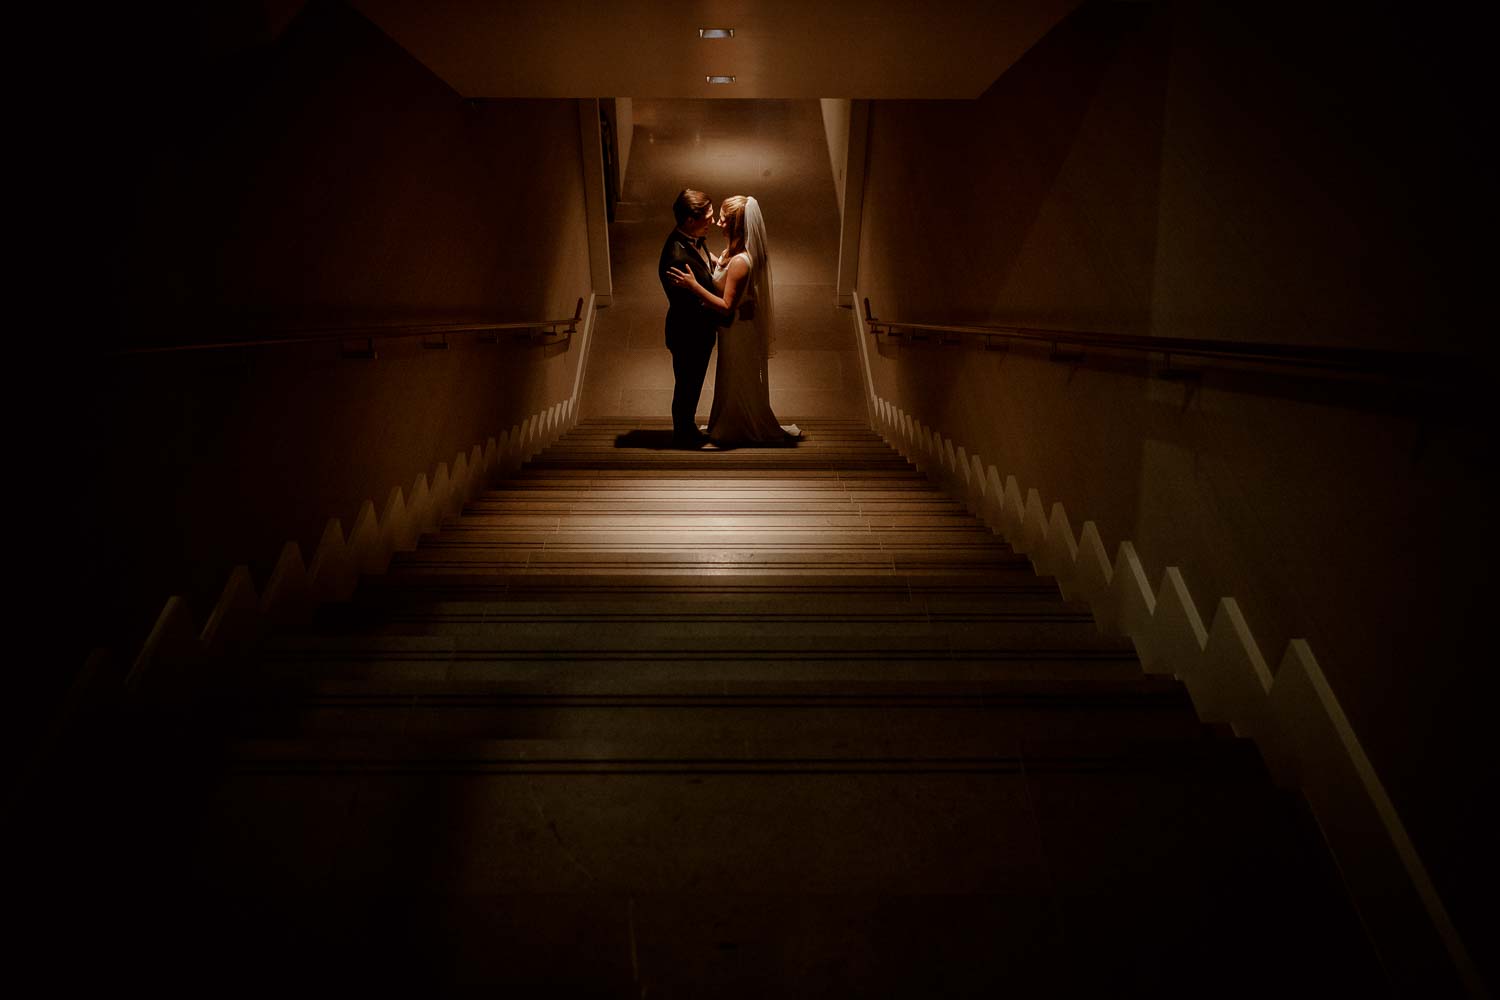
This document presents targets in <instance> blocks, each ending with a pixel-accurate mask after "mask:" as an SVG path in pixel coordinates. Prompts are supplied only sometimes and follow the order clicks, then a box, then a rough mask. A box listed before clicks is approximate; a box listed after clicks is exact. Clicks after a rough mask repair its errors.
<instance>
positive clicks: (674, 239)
mask: <svg viewBox="0 0 1500 1000" xmlns="http://www.w3.org/2000/svg"><path fill="white" fill-rule="evenodd" d="M674 267H676V268H686V269H687V270H689V271H691V272H692V273H693V277H694V279H696V280H697V282H698V284H700V285H702V286H703V287H704V288H707V289H709V290H712V289H713V287H714V276H713V273H712V272H710V271H709V269H708V265H707V264H705V263H704V262H703V257H702V255H701V254H699V253H698V251H697V250H696V249H695V248H694V247H693V241H692V240H691V239H689V238H688V237H686V236H684V235H682V233H680V232H678V231H677V230H675V229H674V230H672V232H671V235H669V236H668V237H667V242H666V243H665V244H664V245H663V246H662V248H661V259H660V260H659V261H658V262H657V266H656V275H657V277H658V278H660V279H661V287H662V290H663V291H665V292H666V293H667V349H668V350H673V351H675V350H677V349H678V348H679V347H693V346H707V347H709V348H712V347H713V342H714V334H715V332H716V331H717V329H718V328H719V327H720V326H728V325H729V324H730V323H732V322H734V315H733V314H732V313H731V314H729V315H724V314H723V313H720V312H719V311H718V310H717V309H713V308H711V307H709V306H707V305H705V304H704V302H703V300H702V299H700V298H699V297H698V296H697V295H696V294H695V293H694V292H693V290H692V289H690V288H678V287H677V286H676V285H674V284H672V279H671V278H669V277H667V271H668V270H669V269H670V268H674Z"/></svg>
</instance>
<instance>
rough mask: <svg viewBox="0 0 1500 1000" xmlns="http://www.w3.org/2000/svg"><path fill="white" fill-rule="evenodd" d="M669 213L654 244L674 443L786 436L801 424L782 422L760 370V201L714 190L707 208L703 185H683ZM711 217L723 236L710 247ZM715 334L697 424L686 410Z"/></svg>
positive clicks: (766, 268) (764, 335) (766, 293)
mask: <svg viewBox="0 0 1500 1000" xmlns="http://www.w3.org/2000/svg"><path fill="white" fill-rule="evenodd" d="M672 214H673V215H674V216H675V217H676V219H677V228H676V229H674V230H673V231H672V233H671V235H670V236H668V237H667V242H666V245H665V246H663V247H662V251H661V260H660V262H659V263H658V265H657V271H658V274H659V276H660V277H661V284H662V288H663V289H665V290H666V293H667V302H668V306H667V349H668V350H669V351H671V352H672V377H673V380H674V382H675V385H674V387H673V390H672V439H673V441H674V443H675V444H676V445H677V446H678V447H683V448H699V447H702V446H703V445H705V444H709V443H712V444H714V445H721V446H735V445H762V446H765V445H785V444H791V443H793V442H795V441H796V440H797V438H798V437H800V436H801V434H802V432H801V431H800V430H799V429H798V428H797V425H796V424H788V425H786V426H782V425H781V424H780V423H778V422H777V420H776V414H774V413H772V412H771V386H770V382H769V381H768V380H767V377H766V359H767V358H768V357H770V354H771V337H772V317H773V312H772V300H771V259H770V248H769V246H768V245H767V241H766V223H765V220H764V219H763V218H762V217H761V214H760V203H759V202H757V201H756V200H755V199H754V198H747V197H745V196H744V195H734V196H732V197H729V198H725V199H724V203H723V204H722V205H721V206H720V207H719V211H718V214H717V215H715V213H714V206H713V201H712V200H711V199H710V198H709V197H708V195H706V194H704V193H703V192H702V191H694V190H692V189H690V188H689V189H685V190H684V191H683V192H682V193H681V194H679V195H678V196H677V200H676V201H675V202H673V203H672ZM715 226H717V227H718V228H720V229H723V230H724V235H725V236H726V237H728V239H729V246H728V248H727V249H725V250H724V252H723V253H721V254H719V255H717V256H715V255H713V254H711V253H709V251H708V249H707V246H706V238H707V236H708V233H709V231H710V230H712V229H713V228H714V227H715ZM720 327H723V328H724V329H723V332H719V328H720ZM715 336H717V338H718V342H719V365H718V368H717V369H716V370H715V372H714V405H713V410H712V412H711V414H710V415H709V418H708V428H707V431H708V432H707V434H705V433H703V431H702V430H700V429H699V427H698V423H697V417H696V413H697V409H698V397H699V396H700V395H701V394H702V392H703V378H704V376H705V375H706V374H707V373H708V360H709V357H710V355H712V354H713V349H714V339H715Z"/></svg>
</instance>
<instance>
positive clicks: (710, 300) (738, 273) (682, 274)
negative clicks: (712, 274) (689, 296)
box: [667, 256, 750, 313]
mask: <svg viewBox="0 0 1500 1000" xmlns="http://www.w3.org/2000/svg"><path fill="white" fill-rule="evenodd" d="M667 274H668V276H669V277H671V279H672V283H673V284H675V285H676V286H677V287H678V288H687V289H691V290H692V291H693V293H694V294H696V295H697V296H698V297H699V298H700V299H702V300H703V304H704V305H706V306H708V307H709V308H710V309H717V310H718V311H719V312H722V313H731V312H733V311H734V307H735V305H736V304H737V303H738V302H739V299H740V293H741V292H742V291H743V290H744V284H745V278H746V277H747V276H748V275H749V274H750V265H749V264H747V263H745V258H744V257H743V256H736V257H734V259H732V260H731V261H730V262H729V270H727V271H725V272H724V294H723V295H716V294H714V292H713V290H712V289H709V288H704V287H703V286H702V285H700V284H698V282H697V279H695V278H694V277H693V272H691V271H688V270H685V269H682V268H676V267H674V268H672V269H671V270H670V271H668V272H667Z"/></svg>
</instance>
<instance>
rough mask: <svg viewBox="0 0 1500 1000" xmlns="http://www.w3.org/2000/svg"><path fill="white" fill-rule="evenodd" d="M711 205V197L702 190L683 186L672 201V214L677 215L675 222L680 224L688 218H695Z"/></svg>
mask: <svg viewBox="0 0 1500 1000" xmlns="http://www.w3.org/2000/svg"><path fill="white" fill-rule="evenodd" d="M713 207H714V203H713V199H712V198H710V197H709V196H708V195H706V194H704V193H703V192H702V191H694V190H693V189H692V188H683V189H682V191H681V193H680V194H678V195H677V200H676V201H674V202H672V214H673V215H674V216H676V217H677V224H678V225H679V226H680V225H682V224H683V223H684V222H686V221H687V220H689V219H696V218H698V217H699V216H701V215H703V214H705V213H706V212H707V211H708V210H709V209H711V208H713Z"/></svg>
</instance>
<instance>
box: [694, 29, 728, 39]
mask: <svg viewBox="0 0 1500 1000" xmlns="http://www.w3.org/2000/svg"><path fill="white" fill-rule="evenodd" d="M698 37H699V38H733V37H734V29H733V28H699V29H698Z"/></svg>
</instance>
